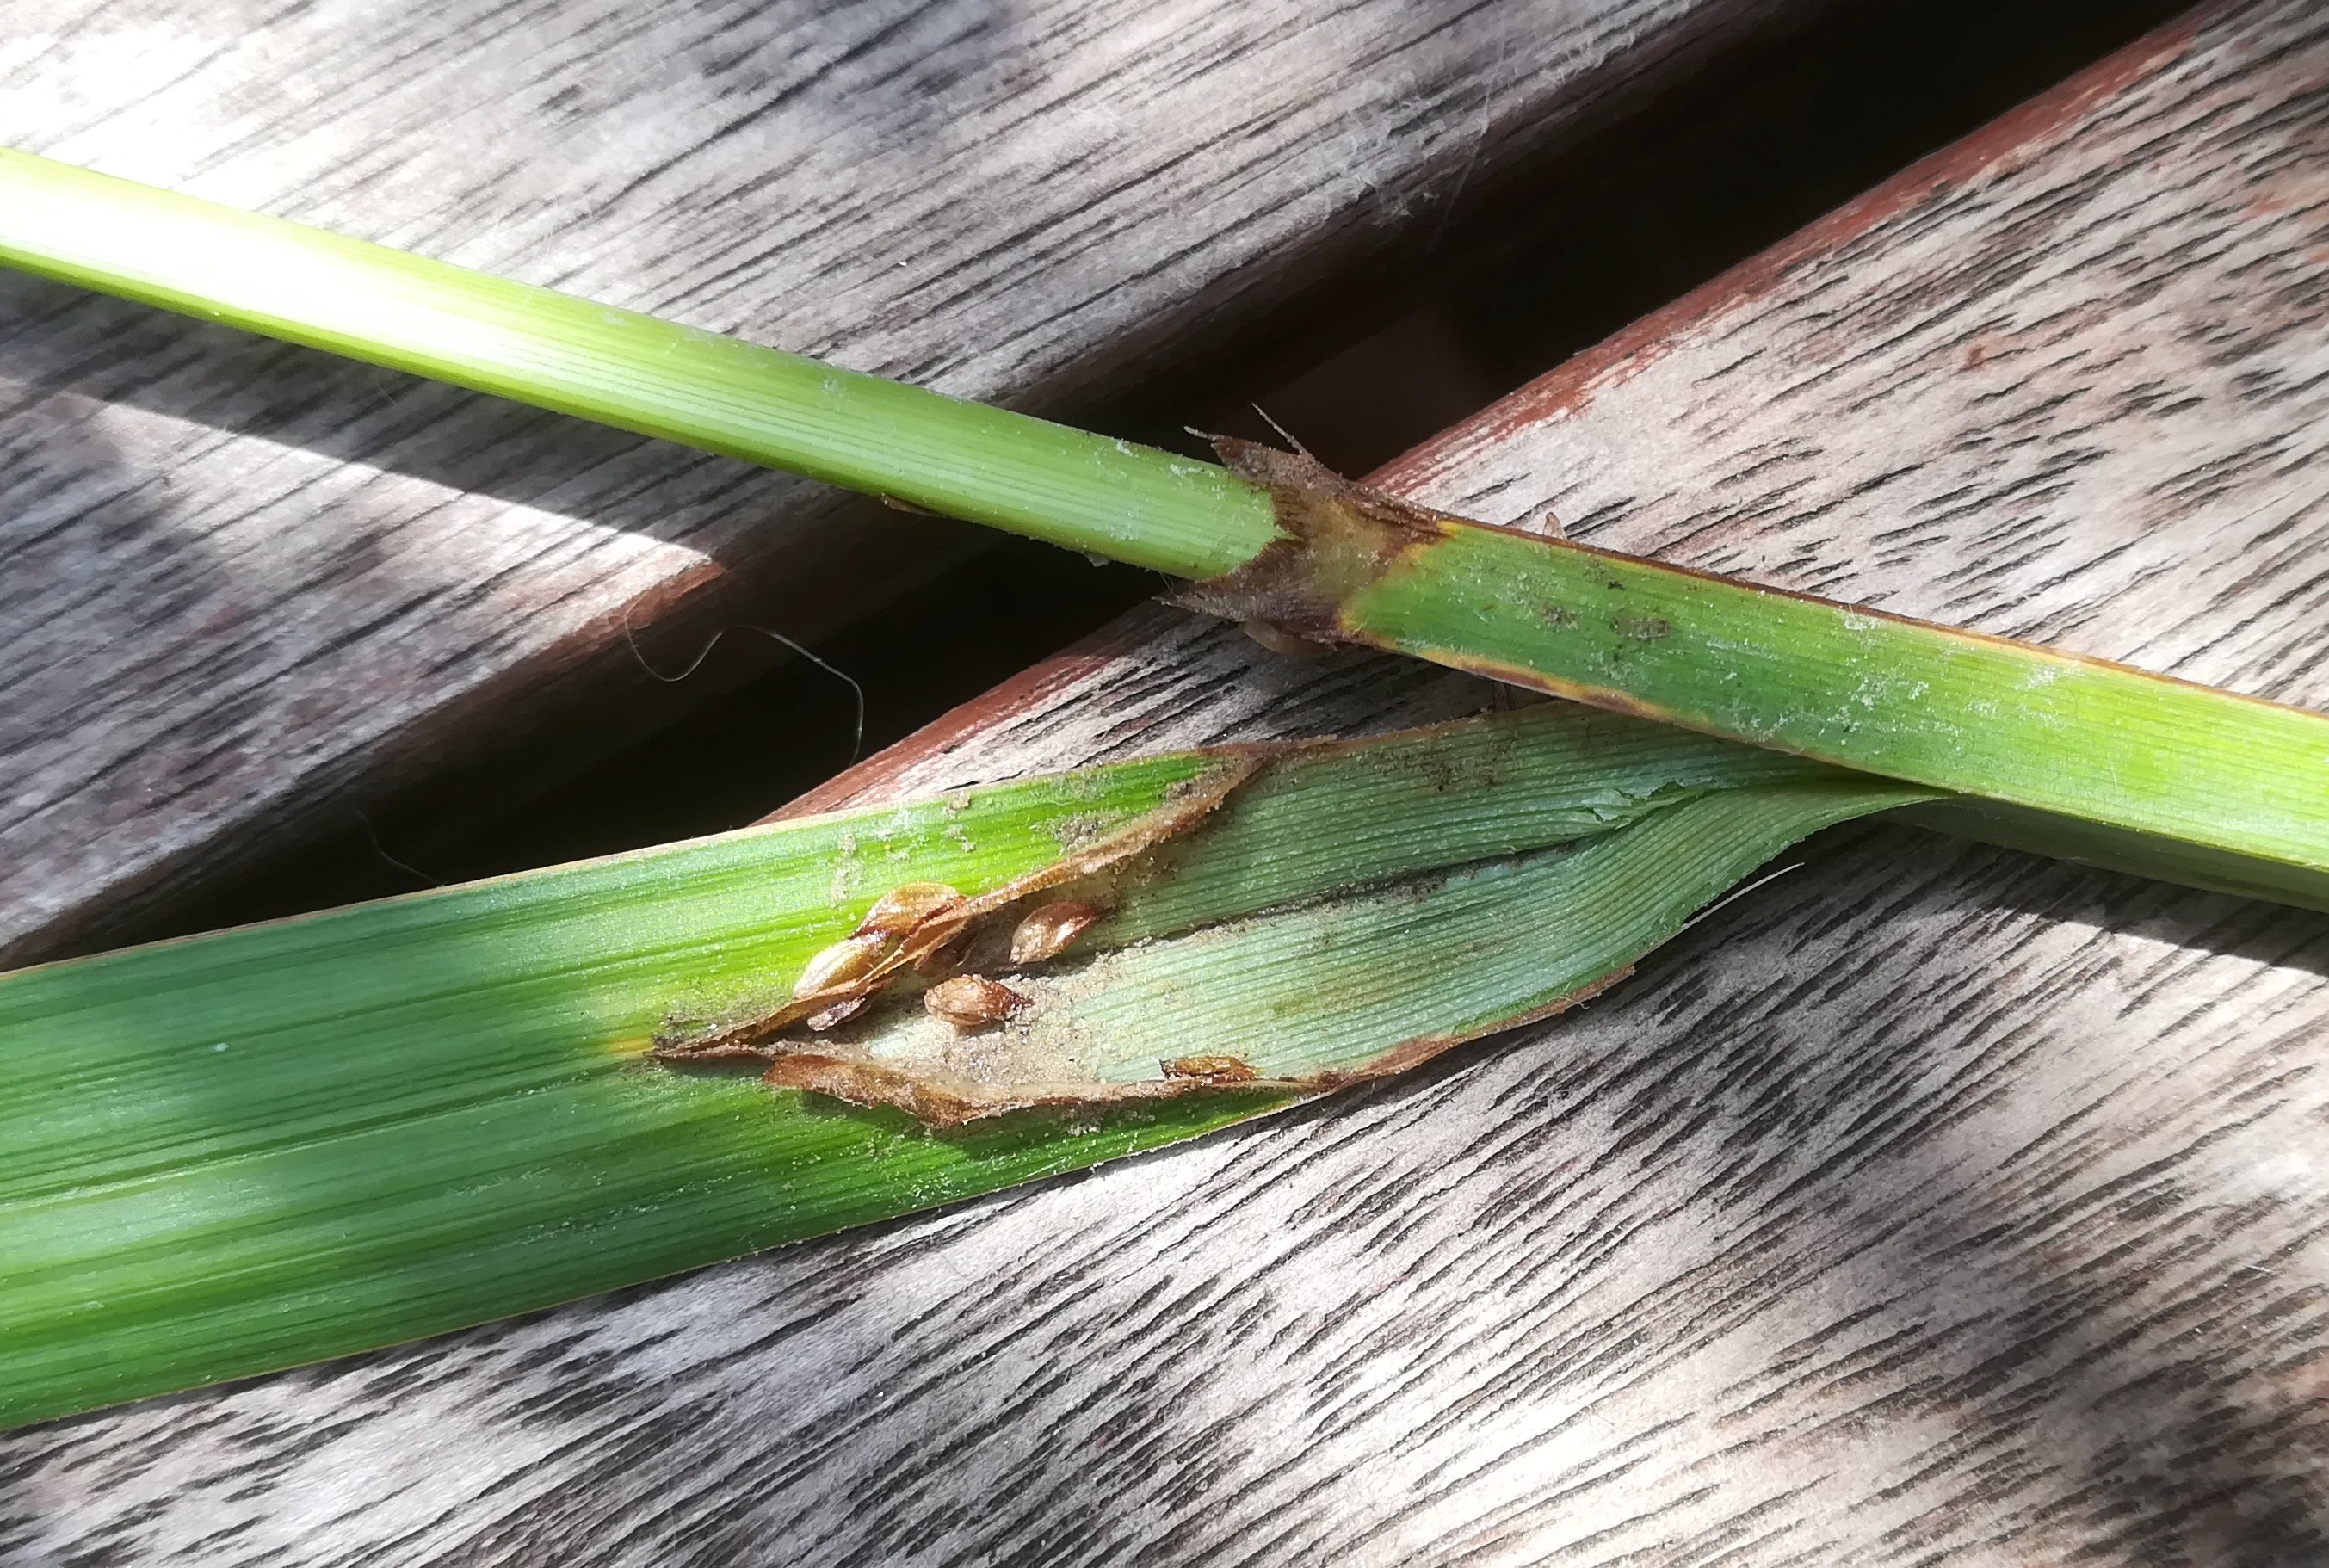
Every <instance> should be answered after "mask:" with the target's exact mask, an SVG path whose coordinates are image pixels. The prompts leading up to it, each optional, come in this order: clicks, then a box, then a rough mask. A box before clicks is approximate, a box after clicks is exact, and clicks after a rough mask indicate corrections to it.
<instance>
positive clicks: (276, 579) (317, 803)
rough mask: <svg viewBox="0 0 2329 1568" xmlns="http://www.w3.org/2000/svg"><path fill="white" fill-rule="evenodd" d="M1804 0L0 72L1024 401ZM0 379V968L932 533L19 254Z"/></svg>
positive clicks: (672, 16) (1401, 240)
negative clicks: (626, 634)
mask: <svg viewBox="0 0 2329 1568" xmlns="http://www.w3.org/2000/svg"><path fill="white" fill-rule="evenodd" d="M1811 4H1813V0H1788V4H1786V5H1768V4H1765V5H1748V4H1745V3H1744V0H1536V3H1527V0H1520V3H1511V4H1491V5H1480V4H1473V3H1469V0H1446V3H1441V0H1360V3H1357V4H1328V3H1326V0H1297V3H1293V4H1287V5H1271V6H1268V7H1261V8H1257V7H1252V6H1244V5H1229V4H1223V3H1221V0H1168V3H1165V4H1161V5H1158V4H1140V5H1134V4H1103V5H1092V4H1086V3H1083V0H1074V3H1070V0H1038V3H1036V4H1031V5H1001V4H994V3H990V0H862V3H855V4H848V5H838V4H833V3H831V0H777V3H775V4H746V3H743V0H727V3H712V4H705V5H689V6H669V5H665V6H655V5H647V6H642V5H633V4H627V3H626V0H588V3H585V4H579V5H544V4H527V3H524V0H433V3H432V4H429V5H425V6H421V7H418V8H416V7H411V6H391V5H282V6H278V5H261V4H258V3H256V0H229V3H223V4H217V3H210V0H203V3H201V4H196V3H193V0H102V3H99V0H14V3H13V4H11V5H9V7H8V8H7V12H6V17H7V22H8V26H7V27H6V29H5V37H0V80H5V83H6V89H5V103H6V107H7V126H6V134H7V136H8V137H9V138H10V140H11V142H12V143H13V144H14V145H16V146H23V147H25V148H28V149H30V150H35V151H40V152H44V153H47V154H50V155H52V156H56V157H60V158H63V159H67V160H70V161H73V162H77V163H84V164H89V165H94V166H96V167H99V168H101V169H104V170H107V171H108V172H111V173H116V174H121V175H129V176H131V177H134V178H138V179H143V180H146V181H149V182H152V183H155V184H163V185H168V186H174V187H177V188H181V189H184V190H187V191H190V192H193V193H194V194H200V195H204V196H209V197H212V198H215V199H219V200H223V201H226V202H230V203H239V204H242V205H247V206H253V207H258V208H261V209H263V210H266V211H269V212H272V213H279V214H282V215H284V216H288V217H293V218H299V219H304V220H306V221H309V222H316V223H320V224H323V225H325V226H327V227H331V228H335V229H339V230H342V231H346V232H349V233H354V234H357V235H360V236H363V237H365V238H369V239H374V240H379V241H385V242H387V243H390V244H393V245H400V246H404V247H408V248H410V249H414V250H420V251H423V252H426V253H428V254H430V255H434V256H438V257H441V258H444V259H446V260H454V261H458V262H463V263H467V264H468V265H472V266H476V267H482V268H486V269H491V270H495V271H499V272H504V273H507V274H510V275H513V276H515V277H518V278H522V279H525V280H527V281H530V282H535V283H542V284H546V285H550V286H552V287H556V288H564V289H568V290H570V291H573V292H576V293H580V294H582V295H584V296H587V297H589V298H599V299H603V300H606V301H608V302H610V303H614V304H619V305H625V306H629V307H635V308H638V309H642V310H646V311H651V312H655V313H658V314H662V315H667V316H675V317H677V318H679V319H682V320H684V321H687V322H689V323H691V324H693V325H696V326H704V327H708V328H711V329H712V330H716V331H722V332H733V333H738V334H740V335H748V336H750V337H753V338H755V339H757V340H759V341H763V342H768V343H771V344H775V345H778V346H782V347H786V348H789V349H794V350H798V351H802V352H806V353H809V354H822V355H826V356H829V357H832V358H834V359H836V360H838V361H840V362H842V363H844V364H849V365H851V366H853V367H856V368H860V369H864V370H870V371H877V372H882V373H889V374H892V375H898V376H903V377H907V378H910V379H911V380H914V381H917V382H919V383H923V384H926V385H929V386H934V387H938V388H941V389H943V390H945V391H948V392H957V393H960V394H964V395H966V396H972V397H979V398H985V399H990V400H998V401H1006V402H1010V403H1012V404H1014V405H1016V406H1020V407H1023V408H1030V409H1034V410H1038V411H1046V410H1056V409H1061V408H1072V407H1077V406H1082V405H1085V404H1088V403H1089V401H1091V400H1093V399H1095V398H1098V397H1102V396H1105V395H1108V394H1110V393H1113V392H1119V391H1121V390H1122V389H1124V388H1126V387H1128V386H1131V385H1134V384H1136V383H1138V382H1139V380H1140V379H1141V378H1143V377H1145V376H1148V375H1151V374H1154V373H1156V372H1157V371H1158V370H1159V369H1160V368H1162V367H1165V366H1167V365H1170V364H1174V363H1176V362H1183V361H1186V360H1188V359H1189V358H1190V357H1191V356H1192V355H1202V354H1219V353H1220V352H1221V347H1220V345H1221V342H1222V341H1223V340H1224V339H1226V338H1231V337H1234V335H1238V334H1240V333H1243V332H1247V331H1249V330H1250V329H1252V328H1253V327H1254V326H1255V325H1256V324H1257V322H1259V320H1260V319H1261V318H1262V317H1263V316H1264V315H1265V313H1268V312H1271V311H1273V310H1276V309H1278V308H1281V307H1284V306H1285V305H1286V303H1287V301H1288V300H1289V299H1291V298H1294V297H1296V296H1297V294H1298V293H1299V292H1300V291H1301V290H1303V289H1304V288H1306V287H1309V286H1312V285H1315V284H1316V283H1317V282H1319V281H1320V280H1321V279H1325V278H1327V277H1329V276H1333V275H1335V274H1337V273H1338V272H1342V271H1344V270H1347V269H1353V268H1355V267H1358V266H1360V265H1362V264H1363V263H1366V262H1367V261H1368V260H1369V259H1370V258H1372V257H1376V256H1378V255H1379V254H1380V253H1381V252H1383V251H1385V250H1387V249H1391V248H1396V247H1399V246H1401V245H1410V246H1414V245H1419V244H1421V243H1423V242H1425V241H1428V239H1429V235H1430V234H1432V233H1434V232H1436V231H1438V228H1439V227H1441V226H1442V225H1444V223H1445V222H1446V220H1447V215H1448V213H1450V212H1451V211H1452V209H1453V205H1454V204H1455V203H1457V201H1458V200H1459V199H1472V200H1476V199H1477V198H1478V197H1479V195H1480V194H1481V193H1483V192H1485V191H1490V190H1493V189H1494V188H1495V184H1497V182H1498V181H1499V180H1500V179H1502V178H1504V177H1505V176H1507V175H1511V174H1512V173H1513V171H1514V170H1516V169H1520V168H1523V167H1527V166H1532V164H1533V160H1536V159H1538V158H1539V157H1540V156H1542V155H1543V154H1544V153H1545V152H1546V150H1547V149H1548V148H1549V147H1551V146H1554V145H1555V144H1557V143H1559V142H1560V141H1561V138H1563V137H1565V136H1566V135H1568V134H1569V133H1570V131H1571V130H1573V129H1575V128H1579V127H1580V126H1582V125H1584V124H1585V123H1587V122H1589V121H1590V120H1592V119H1594V118H1596V117H1599V116H1604V115H1606V114H1608V113H1611V112H1615V109H1616V107H1617V105H1619V104H1620V103H1622V102H1625V101H1630V97H1631V95H1633V94H1636V93H1639V92H1643V91H1647V90H1653V89H1655V87H1656V86H1657V85H1658V84H1660V83H1661V82H1664V81H1665V80H1667V79H1668V78H1669V77H1671V76H1672V75H1673V74H1674V72H1675V71H1679V70H1681V69H1683V66H1684V65H1685V64H1686V63H1687V61H1688V60H1689V59H1690V58H1693V56H1694V52H1703V51H1704V50H1706V49H1710V48H1712V47H1716V46H1718V45H1719V44H1720V43H1721V41H1722V40H1723V39H1724V38H1727V37H1730V36H1732V35H1733V34H1734V33H1737V32H1738V31H1739V30H1740V29H1741V28H1745V27H1749V26H1753V27H1760V26H1763V25H1766V24H1769V23H1770V22H1771V21H1773V20H1774V19H1775V18H1776V17H1781V16H1785V15H1787V14H1794V13H1796V12H1799V11H1802V10H1805V9H1806V8H1807V7H1808V6H1809V5H1811ZM0 389H5V392H0V411H5V420H0V670H5V677H0V678H5V688H0V801H5V815H0V961H22V960H24V959H27V958H30V957H33V956H37V955H39V954H41V953H42V952H45V951H49V950H53V949H56V948H57V947H59V946H60V945H61V944H67V943H73V944H78V945H83V946H86V945H87V944H88V943H89V942H90V941H91V940H96V939H97V938H98V937H99V936H101V935H102V933H103V931H104V930H107V929H109V928H110V927H118V926H119V925H120V924H121V923H122V922H123V921H125V920H128V919H131V918H133V917H134V915H135V913H136V912H137V911H138V910H140V909H142V908H145V907H146V906H147V905H149V904H150V903H151V902H153V901H154V900H156V899H157V898H161V897H164V896H166V895H167V894H169V893H172V892H173V891H175V890H183V889H184V888H187V887H190V886H193V885H195V884H197V883H203V882H204V881H205V880H206V879H210V878H214V877H215V876H216V874H218V873H219V872H220V871H221V870H222V868H226V867H231V866H233V865H236V864H241V863H245V862H247V861H249V860H250V858H251V856H252V855H254V854H258V853H260V852H263V851H267V850H269V849H275V850H280V849H281V848H282V847H283V846H284V845H288V844H292V843H296V842H297V841H298V840H299V839H300V838H301V837H302V836H303V835H305V834H307V833H310V832H313V831H315V830H316V828H317V827H318V825H319V824H320V823H321V822H322V821H323V820H324V819H325V817H330V818H331V820H332V823H333V825H334V826H344V825H345V823H346V822H347V820H348V808H349V806H350V805H351V804H354V803H361V802H363V800H366V799H376V798H380V797H381V796H382V795H383V794H385V793H390V792H392V791H393V790H394V789H396V788H397V787H398V786H399V785H400V784H401V783H403V782H405V781H408V780H410V779H412V778H414V777H416V776H418V775H420V774H422V773H425V772H428V771H429V770H441V769H442V768H443V767H444V765H445V764H446V762H447V761H448V760H449V759H453V758H457V757H458V756H460V755H461V754H462V753H463V752H464V751H465V750H467V749H472V748H474V747H476V746H478V745H481V744H501V745H504V746H508V745H509V744H510V742H511V735H512V732H513V731H514V730H522V729H523V725H524V724H525V723H527V722H528V720H529V719H530V717H531V716H532V715H533V713H534V712H535V711H536V710H537V709H539V708H540V707H541V706H542V704H543V702H544V700H545V698H547V697H557V698H560V699H561V700H564V701H566V702H568V703H569V704H575V703H578V702H580V700H581V697H582V694H584V693H586V692H588V691H590V690H592V689H595V688H611V687H619V686H624V685H627V686H628V687H630V688H640V687H642V686H643V683H644V679H645V677H644V676H643V675H641V674H640V673H639V672H638V671H637V670H636V668H635V667H633V666H632V665H631V664H630V661H629V656H628V654H627V652H625V651H624V650H623V647H622V639H621V625H622V619H623V618H624V617H625V616H626V615H627V616H628V617H629V619H630V620H631V622H632V623H634V624H635V625H636V626H638V627H640V628H646V629H649V630H652V629H654V628H657V627H658V626H661V625H665V624H666V623H668V624H672V625H674V626H680V627H693V626H701V625H702V624H703V623H704V622H705V621H706V620H707V619H709V620H713V621H717V620H720V619H723V618H734V617H736V616H738V615H739V613H740V612H739V605H740V602H742V601H743V600H746V599H747V598H748V597H750V600H751V611H750V613H751V614H753V615H757V616H759V617H764V618H768V617H773V618H775V619H778V620H779V621H781V622H782V623H783V624H784V625H785V626H786V627H787V628H788V629H790V630H791V631H792V632H793V633H794V634H795V635H797V636H805V637H812V638H813V637H816V635H818V634H819V633H820V632H821V631H823V630H825V629H828V628H830V627H831V626H832V625H833V624H834V621H835V620H836V619H838V618H840V617H843V616H845V615H846V614H848V613H849V612H850V611H851V610H852V609H853V608H855V607H857V606H861V605H863V603H865V602H866V601H867V600H868V599H869V598H870V597H877V596H880V595H882V594H885V593H888V592H891V591H894V590H899V589H901V588H903V587H909V586H911V582H910V581H909V580H908V577H907V574H908V572H909V571H910V570H911V568H910V566H909V564H908V563H909V562H910V561H911V559H912V557H913V555H914V553H915V552H914V551H913V550H911V549H909V548H908V547H907V546H909V545H910V544H918V545H919V546H920V547H921V548H922V549H923V550H925V551H933V552H935V551H939V550H940V549H941V547H943V548H944V549H947V550H951V551H954V552H956V553H959V552H960V551H962V550H964V549H966V548H969V547H970V543H971V541H972V538H973V535H972V534H971V533H970V532H969V531H967V530H964V529H961V528H960V527H958V526H957V525H954V524H937V523H933V522H928V521H924V522H908V521H907V520H904V519H902V518H900V517H899V516H897V515H895V514H890V513H884V512H882V511H881V510H880V509H879V508H874V507H872V506H870V505H866V504H857V505H854V506H853V507H852V506H850V505H847V504H844V503H842V502H840V501H839V500H838V499H837V497H836V496H834V494H833V493H831V492H829V491H825V490H822V489H819V488H817V487H816V486H807V485H805V484H801V483H797V482H793V481H789V480H787V479H784V478H780V477H776V476H772V475H769V474H767V473H764V472H762V471H760V470H757V469H753V468H748V467H745V466H743V465H740V464H736V463H732V462H726V461H720V460H714V459H711V458H700V457H696V456H693V455H691V454H688V453H685V452H684V451H681V450H679V449H674V448H670V447H666V446H662V445H659V444H657V443H654V442H650V441H644V440H640V439H634V438H631V437H627V436H624V435H620V434H617V433H613V432H608V431H605V430H597V429H594V428H591V427H589V426H585V425H582V424H580V423H579V422H577V421H573V420H564V419H560V418H557V417H554V416H551V415H546V414H541V413H536V412H533V411H527V410H523V409H518V408H515V407H513V406H510V405H507V404H504V403H500V402H497V401H493V400H491V399H486V398H482V397H476V396H472V395H467V394H464V393H459V392H451V391H448V390H446V389H443V388H438V387H433V386H429V385H426V384H423V383H418V382H415V381H412V380H410V379H409V378H405V377H401V376H398V375H395V374H392V373H386V372H381V371H376V370H372V369H368V368H365V367H362V366H356V365H351V364H341V363H338V362H336V361H334V360H333V359H331V358H330V357H328V356H326V355H323V354H314V353H309V352H306V351H302V350H296V349H291V348H287V347H284V346H282V345H274V344H269V343H264V342H260V341H257V340H254V339H250V338H246V337H243V336H241V335H238V334H235V333H233V332H231V331H228V330H225V329H222V328H213V327H205V326H200V325H196V324H194V323H191V322H187V321H183V320H178V319H175V318H172V317H168V316H162V315H160V314H158V313H156V312H152V311H149V310H146V309H143V308H141V307H132V306H127V305H124V304H120V303H118V302H114V301H109V300H105V299H100V298H94V297H90V296H86V295H83V294H80V293H79V292H77V291H75V290H73V289H71V288H64V287H62V286H58V285H52V284H48V283H44V282H40V281H36V280H33V279H24V278H17V277H13V276H8V277H0ZM947 559H948V558H947V557H946V556H945V555H944V554H943V553H940V554H938V555H937V556H936V558H935V559H934V560H933V561H931V562H924V563H923V564H924V565H925V566H929V565H943V564H945V563H946V561H947ZM695 635H697V636H698V637H699V638H700V633H699V634H695ZM684 640H686V639H684V638H675V639H674V641H673V643H672V645H671V646H674V647H676V646H678V643H679V642H682V641H684ZM651 646H657V645H654V644H652V643H651ZM674 658H675V656H674Z"/></svg>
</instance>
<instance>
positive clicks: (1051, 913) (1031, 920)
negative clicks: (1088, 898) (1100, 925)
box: [1011, 898, 1100, 964]
mask: <svg viewBox="0 0 2329 1568" xmlns="http://www.w3.org/2000/svg"><path fill="white" fill-rule="evenodd" d="M1099 917H1100V912H1099V911H1098V910H1097V909H1094V908H1093V907H1092V906H1091V905H1090V904H1088V903H1085V902H1083V901H1082V900H1080V899H1072V898H1062V899H1054V900H1053V901H1052V902H1050V903H1047V904H1043V905H1042V906H1041V907H1039V908H1036V909H1032V910H1030V911H1028V912H1027V913H1026V915H1025V916H1024V917H1023V919H1022V920H1021V921H1019V923H1018V924H1017V925H1016V926H1014V927H1013V928H1012V931H1011V961H1012V962H1013V963H1014V964H1040V963H1042V961H1043V960H1044V959H1054V958H1057V957H1059V956H1060V954H1061V953H1063V952H1065V951H1066V950H1067V949H1068V945H1069V944H1070V943H1071V942H1073V941H1074V940H1076V939H1077V938H1078V937H1080V936H1081V935H1083V934H1084V932H1086V931H1087V930H1090V929H1091V928H1092V926H1093V925H1094V924H1096V923H1097V922H1098V920H1099Z"/></svg>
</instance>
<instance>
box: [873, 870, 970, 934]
mask: <svg viewBox="0 0 2329 1568" xmlns="http://www.w3.org/2000/svg"><path fill="white" fill-rule="evenodd" d="M960 902H963V898H962V894H960V893H957V892H956V891H955V890H954V889H952V888H950V887H948V886H947V884H946V883H942V882H906V883H899V884H898V885H897V886H896V887H893V888H891V890H890V891H889V892H888V893H883V894H882V896H881V897H880V898H879V899H876V900H875V901H874V902H873V907H872V909H869V910H867V911H866V912H865V918H864V919H863V920H862V921H858V922H857V930H856V934H857V935H858V936H861V937H866V936H877V937H902V936H905V935H907V934H908V933H910V932H911V931H912V930H915V929H916V928H917V927H919V926H920V925H921V924H922V923H923V922H924V921H928V920H929V919H930V918H931V917H932V916H933V915H937V914H940V913H943V912H946V911H948V910H950V909H952V908H953V907H954V906H955V905H957V904H958V903H960Z"/></svg>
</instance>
